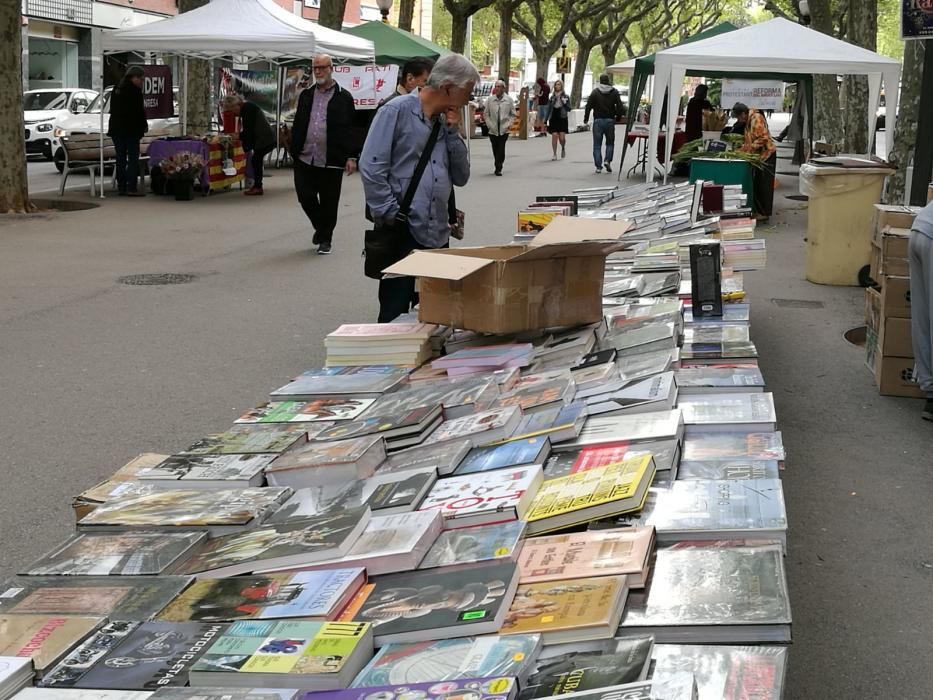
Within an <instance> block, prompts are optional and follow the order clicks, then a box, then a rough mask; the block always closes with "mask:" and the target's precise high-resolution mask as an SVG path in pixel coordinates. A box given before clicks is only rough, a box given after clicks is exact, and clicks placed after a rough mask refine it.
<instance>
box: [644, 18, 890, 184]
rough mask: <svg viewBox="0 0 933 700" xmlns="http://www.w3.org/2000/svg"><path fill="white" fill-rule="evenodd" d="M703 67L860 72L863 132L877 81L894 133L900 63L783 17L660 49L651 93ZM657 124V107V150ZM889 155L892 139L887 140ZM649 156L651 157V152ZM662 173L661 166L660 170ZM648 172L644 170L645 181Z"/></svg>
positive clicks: (656, 118)
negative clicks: (865, 90) (864, 89)
mask: <svg viewBox="0 0 933 700" xmlns="http://www.w3.org/2000/svg"><path fill="white" fill-rule="evenodd" d="M688 70H690V71H694V72H696V71H703V70H708V71H710V73H711V74H717V73H718V74H722V73H729V74H732V73H767V72H772V73H783V74H797V75H814V74H817V75H819V74H827V75H865V76H867V77H868V85H869V99H868V114H867V115H866V116H867V121H868V133H869V134H874V133H875V124H876V121H877V117H876V113H877V110H878V103H879V100H880V97H881V84H882V81H883V82H884V85H885V88H886V89H887V112H888V114H889V115H890V116H889V117H888V118H887V120H886V124H885V129H886V131H887V133H888V134H893V133H894V126H895V121H896V118H897V103H898V93H899V89H900V74H901V66H900V63H898V61H896V60H895V59H893V58H887V57H885V56H881V55H879V54H876V53H874V52H873V51H869V50H867V49H863V48H861V47H859V46H854V45H852V44H849V43H846V42H844V41H840V40H839V39H834V38H833V37H831V36H827V35H826V34H823V33H821V32H817V31H815V30H813V29H808V28H807V27H804V26H801V25H799V24H795V23H794V22H791V21H789V20H786V19H781V18H778V19H773V20H770V21H768V22H762V23H760V24H753V25H751V26H749V27H744V28H742V29H737V30H735V31H731V32H726V33H724V34H720V35H719V36H715V37H711V38H709V39H704V40H702V41H697V42H694V43H691V44H685V45H683V46H678V47H675V48H672V49H668V50H666V51H661V52H659V53H658V54H657V57H656V59H655V92H654V94H655V95H663V94H664V92H665V90H666V89H668V87H669V86H670V87H671V94H672V95H673V94H675V93H676V94H677V95H678V96H679V94H680V93H679V88H680V86H681V85H683V81H684V77H685V76H686V72H687V71H688ZM669 103H670V104H671V106H672V107H671V109H668V115H667V132H668V133H669V134H670V133H673V132H674V127H675V124H676V119H677V109H676V107H675V106H674V105H676V104H678V101H677V100H676V99H672V100H670V101H669ZM660 127H661V110H660V109H654V110H652V111H651V132H650V137H649V142H648V151H649V153H651V154H654V153H656V152H657V143H658V134H659V132H660ZM672 145H673V139H671V138H669V139H666V162H668V163H669V162H670V159H671V147H672ZM887 146H888V153H889V154H890V152H891V149H893V147H894V139H893V138H889V139H887ZM651 157H652V158H653V157H654V156H653V155H652V156H651ZM665 173H666V170H665ZM652 174H653V170H652V169H650V168H649V169H648V170H647V178H648V180H649V181H650V180H651V178H652Z"/></svg>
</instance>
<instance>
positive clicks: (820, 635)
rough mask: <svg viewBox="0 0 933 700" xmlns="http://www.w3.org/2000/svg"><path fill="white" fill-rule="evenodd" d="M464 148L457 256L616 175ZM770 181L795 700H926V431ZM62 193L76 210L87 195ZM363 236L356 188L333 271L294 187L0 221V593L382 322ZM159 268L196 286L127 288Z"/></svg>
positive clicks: (575, 162) (765, 356)
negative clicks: (871, 359)
mask: <svg viewBox="0 0 933 700" xmlns="http://www.w3.org/2000/svg"><path fill="white" fill-rule="evenodd" d="M472 149H473V177H472V179H471V182H470V184H469V185H468V186H467V187H466V188H465V189H464V190H462V191H461V192H458V204H459V205H460V206H461V208H463V209H465V211H466V212H467V240H466V243H468V244H487V243H498V242H503V241H506V240H508V239H509V237H510V236H511V234H512V232H513V230H514V228H515V212H516V210H517V208H519V207H520V206H522V205H523V204H524V203H526V202H528V201H530V200H532V199H533V197H534V195H535V194H558V193H562V192H567V191H568V190H569V189H571V188H573V187H584V186H588V185H596V184H600V183H605V182H607V181H608V178H609V177H610V176H607V175H605V174H603V175H599V176H597V175H595V174H594V173H593V170H592V164H591V163H590V156H589V152H590V137H589V135H588V134H584V135H571V136H570V138H569V143H568V158H567V159H566V160H564V161H559V162H551V161H550V149H549V146H548V145H546V144H545V139H533V140H530V141H527V142H510V143H509V144H508V154H509V155H508V159H507V161H506V166H505V176H504V177H502V178H496V177H493V176H492V164H491V156H490V153H489V149H488V144H487V143H486V142H485V141H473V142H472ZM782 153H783V151H782ZM50 167H51V166H50V165H49V164H33V165H30V171H31V180H32V182H33V183H34V185H38V187H37V189H43V188H44V189H52V188H55V187H56V186H57V177H51V176H50V174H49V173H48V172H47V171H48V168H50ZM787 169H789V162H788V161H786V160H784V161H780V162H779V165H778V170H779V171H783V170H787ZM611 177H612V178H613V181H614V178H615V175H612V176H611ZM779 180H780V187H779V189H778V191H777V196H776V205H777V209H778V212H779V213H778V215H777V216H776V217H775V218H774V219H773V220H772V222H773V223H772V225H771V226H770V227H767V228H766V229H765V230H764V235H765V238H766V239H767V240H768V262H769V266H768V269H767V270H765V271H762V272H758V273H748V274H746V283H747V288H748V290H749V294H750V298H751V301H752V334H753V338H754V340H755V341H756V343H757V345H758V348H759V350H760V352H761V356H762V359H761V365H762V368H763V371H764V374H765V377H766V379H767V381H768V385H769V389H770V390H771V391H773V392H774V395H775V399H776V402H777V407H778V417H779V421H780V428H781V429H782V430H783V431H784V439H785V444H786V445H787V450H788V460H787V471H786V472H785V475H784V477H785V478H784V484H785V491H786V497H787V501H788V510H789V517H790V523H791V530H790V533H789V551H788V556H787V568H788V575H789V577H790V583H791V589H792V603H793V608H794V620H795V623H794V638H795V644H794V646H793V649H792V651H791V667H790V672H789V683H788V692H787V695H786V697H788V698H792V699H808V700H809V699H814V700H837V699H838V700H853V699H859V698H869V697H884V698H930V697H933V676H931V675H930V674H929V672H928V668H927V667H928V659H929V658H931V657H933V635H931V634H930V633H929V631H928V629H927V625H926V624H925V623H926V620H928V619H929V618H930V617H931V615H933V596H931V595H930V591H931V586H933V547H931V545H930V543H929V537H928V536H927V533H929V532H930V531H933V509H931V508H930V507H929V505H928V504H929V495H930V494H931V493H933V471H931V469H930V466H931V459H930V455H931V453H933V425H930V424H928V423H923V422H922V421H921V420H920V418H919V411H920V405H919V403H918V402H917V401H912V400H907V399H892V398H884V397H879V396H878V395H877V393H876V392H875V390H874V386H873V383H872V379H871V376H870V374H869V373H868V371H867V370H866V369H865V367H864V365H863V351H862V349H861V348H856V347H854V346H851V345H849V344H848V343H847V342H846V341H845V340H844V339H843V336H842V334H843V332H844V331H845V330H846V329H848V328H850V327H852V326H856V325H860V324H861V322H862V314H863V292H862V290H860V289H855V288H837V287H822V286H817V285H812V284H809V283H808V282H806V281H805V280H804V274H803V268H804V237H805V228H806V210H805V209H804V208H803V206H805V205H802V204H801V203H800V202H793V201H790V200H786V199H785V198H784V195H787V194H795V193H796V179H795V178H793V177H789V176H784V175H781V176H779ZM79 182H83V181H82V180H76V181H75V183H76V184H78V183H79ZM46 196H48V195H46ZM54 196H57V195H54ZM69 197H71V198H73V199H76V200H88V196H87V190H86V189H85V188H83V187H82V188H76V189H74V190H73V191H72V192H71V193H70V195H69ZM364 227H365V222H364V219H363V215H362V195H361V187H360V181H359V177H358V176H353V177H350V178H348V179H347V180H346V181H345V185H344V193H343V199H342V204H341V220H340V224H339V226H338V229H337V232H336V236H335V253H334V255H332V256H330V257H319V256H316V255H314V254H312V253H311V241H310V231H309V226H308V223H307V221H306V220H305V219H304V216H303V214H302V213H301V211H300V210H299V208H298V205H297V203H296V201H295V197H294V193H293V190H292V187H291V171H290V170H280V171H272V172H271V174H270V175H269V176H268V179H267V195H266V196H265V197H264V198H262V199H247V198H244V197H242V196H240V194H239V192H231V193H227V194H221V195H217V196H212V197H210V198H208V199H198V200H197V201H194V202H175V201H171V200H169V199H163V198H156V197H147V198H146V199H142V200H128V199H122V198H116V197H111V198H108V199H106V200H105V201H104V202H103V203H102V206H101V207H100V208H98V209H94V210H91V211H85V212H72V213H67V214H57V213H56V214H43V215H36V216H32V217H29V218H28V219H24V218H8V219H0V358H2V362H0V387H2V398H3V404H2V408H0V473H2V474H3V475H4V484H3V488H2V489H0V533H2V539H0V575H3V576H6V575H9V574H12V573H14V572H16V571H17V570H19V569H21V568H22V567H23V566H25V565H27V564H28V563H29V561H30V560H32V559H33V558H35V557H36V556H38V555H39V554H41V553H42V552H44V551H45V550H47V549H49V548H50V547H52V546H53V545H55V544H56V543H58V542H59V541H61V540H62V539H64V538H65V537H66V535H67V534H68V532H69V529H70V527H71V525H72V523H73V515H72V513H71V509H70V506H69V503H70V498H71V496H72V495H74V494H75V493H77V492H79V491H81V490H82V489H84V488H87V487H88V486H90V485H92V484H93V483H95V482H97V481H99V480H101V479H103V478H105V477H106V476H107V475H108V474H110V473H112V472H113V471H114V470H115V469H116V468H117V467H119V466H120V465H121V464H123V463H124V462H126V461H127V460H128V459H130V458H132V457H133V456H135V455H136V454H138V453H139V452H143V451H162V452H172V451H174V450H178V449H180V448H183V447H184V446H186V445H187V444H189V443H191V442H192V441H193V440H195V439H197V438H198V437H199V436H201V435H203V434H205V433H208V432H211V431H216V430H221V429H224V428H225V427H227V426H228V425H229V424H230V423H231V422H232V420H233V419H234V418H236V417H237V416H239V415H240V414H241V413H242V412H243V411H244V410H246V409H247V408H249V407H251V406H252V405H254V404H255V403H258V402H261V401H262V400H263V399H264V397H265V396H266V394H267V393H268V391H269V390H271V389H274V388H276V387H277V386H280V385H281V384H283V383H284V382H285V381H287V380H288V379H289V378H291V377H292V376H294V375H296V374H298V373H299V372H301V371H302V370H304V369H307V368H310V367H314V366H317V365H319V364H320V363H321V362H322V360H323V358H324V353H323V345H322V342H321V341H322V338H323V336H324V334H326V333H327V332H329V331H330V330H332V329H333V328H334V327H335V326H337V325H338V324H339V323H341V322H348V321H369V320H374V318H375V313H376V302H375V293H376V283H375V282H374V281H372V280H368V279H366V278H364V277H363V276H362V261H361V259H360V249H361V247H362V231H363V229H364ZM151 272H173V273H190V274H195V275H197V278H196V279H195V281H193V282H192V283H190V284H182V285H174V286H164V287H139V286H126V285H123V284H119V283H118V282H117V279H118V278H119V277H121V276H123V275H130V274H136V273H151ZM786 299H790V300H798V301H800V300H802V301H807V302H814V303H811V304H806V305H805V306H801V305H797V307H796V308H795V307H788V306H787V305H781V302H780V300H786ZM774 300H778V303H775V301H774Z"/></svg>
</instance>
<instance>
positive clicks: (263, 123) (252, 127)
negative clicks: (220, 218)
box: [223, 95, 275, 196]
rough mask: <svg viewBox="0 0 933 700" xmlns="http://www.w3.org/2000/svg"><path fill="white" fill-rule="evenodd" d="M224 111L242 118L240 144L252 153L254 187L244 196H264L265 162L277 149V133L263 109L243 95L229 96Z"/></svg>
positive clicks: (224, 104)
mask: <svg viewBox="0 0 933 700" xmlns="http://www.w3.org/2000/svg"><path fill="white" fill-rule="evenodd" d="M223 111H224V112H230V113H231V114H235V115H237V116H238V117H239V118H240V124H241V126H242V128H241V130H240V143H242V145H243V150H244V151H245V152H247V153H249V152H250V151H252V156H251V162H252V166H253V186H252V187H250V188H249V189H248V190H246V191H245V192H244V193H243V194H245V195H249V196H254V195H261V194H262V166H263V160H264V159H265V157H266V156H267V155H269V154H270V153H271V152H272V149H274V148H275V133H274V132H273V131H272V127H271V126H269V121H268V120H267V119H266V115H265V114H264V113H263V111H262V109H261V108H260V107H259V106H258V105H255V104H253V103H252V102H247V101H246V100H244V99H243V97H242V96H241V95H227V96H226V97H224V100H223Z"/></svg>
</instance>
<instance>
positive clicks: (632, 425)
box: [552, 409, 684, 452]
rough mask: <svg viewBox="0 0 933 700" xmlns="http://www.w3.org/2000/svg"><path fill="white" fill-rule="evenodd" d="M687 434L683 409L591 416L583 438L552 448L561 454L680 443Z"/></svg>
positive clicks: (585, 425) (587, 421)
mask: <svg viewBox="0 0 933 700" xmlns="http://www.w3.org/2000/svg"><path fill="white" fill-rule="evenodd" d="M683 432H684V422H683V417H682V416H681V413H680V409H674V410H673V411H655V412H652V413H641V414H637V415H634V416H624V415H623V416H591V417H589V418H587V419H586V423H584V424H583V430H582V431H581V432H580V435H579V437H577V438H576V439H575V440H569V441H567V442H562V443H558V444H555V445H553V446H552V449H553V450H554V451H555V452H559V451H567V450H577V449H581V448H583V447H593V446H596V445H606V444H609V443H614V442H648V441H657V440H675V441H679V440H680V439H681V437H682V436H683Z"/></svg>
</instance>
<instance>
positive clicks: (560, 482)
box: [525, 455, 655, 535]
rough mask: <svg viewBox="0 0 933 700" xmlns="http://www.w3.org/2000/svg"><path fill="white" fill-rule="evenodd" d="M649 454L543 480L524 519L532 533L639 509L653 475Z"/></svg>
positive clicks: (652, 463) (653, 468)
mask: <svg viewBox="0 0 933 700" xmlns="http://www.w3.org/2000/svg"><path fill="white" fill-rule="evenodd" d="M654 473H655V467H654V460H653V459H652V458H651V456H650V455H642V456H638V457H632V458H630V459H627V460H624V461H622V462H617V463H614V464H609V465H607V466H605V467H598V468H596V469H591V470H589V471H584V472H580V473H578V474H572V475H570V476H565V477H561V478H559V479H551V480H550V481H546V482H544V484H543V485H542V486H541V488H540V490H539V491H538V493H537V495H536V496H535V498H534V501H533V502H532V504H531V508H530V509H529V511H528V514H527V515H526V516H525V519H526V520H527V521H528V533H529V534H531V535H535V534H539V533H543V532H549V531H553V530H559V529H561V528H564V527H569V526H571V525H579V524H581V523H585V522H588V521H590V520H595V519H598V518H603V517H608V516H609V515H613V514H621V513H627V512H630V511H633V510H639V509H640V508H641V507H642V505H643V504H644V502H645V496H646V495H647V493H648V486H649V485H650V484H651V480H652V479H653V478H654Z"/></svg>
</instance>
